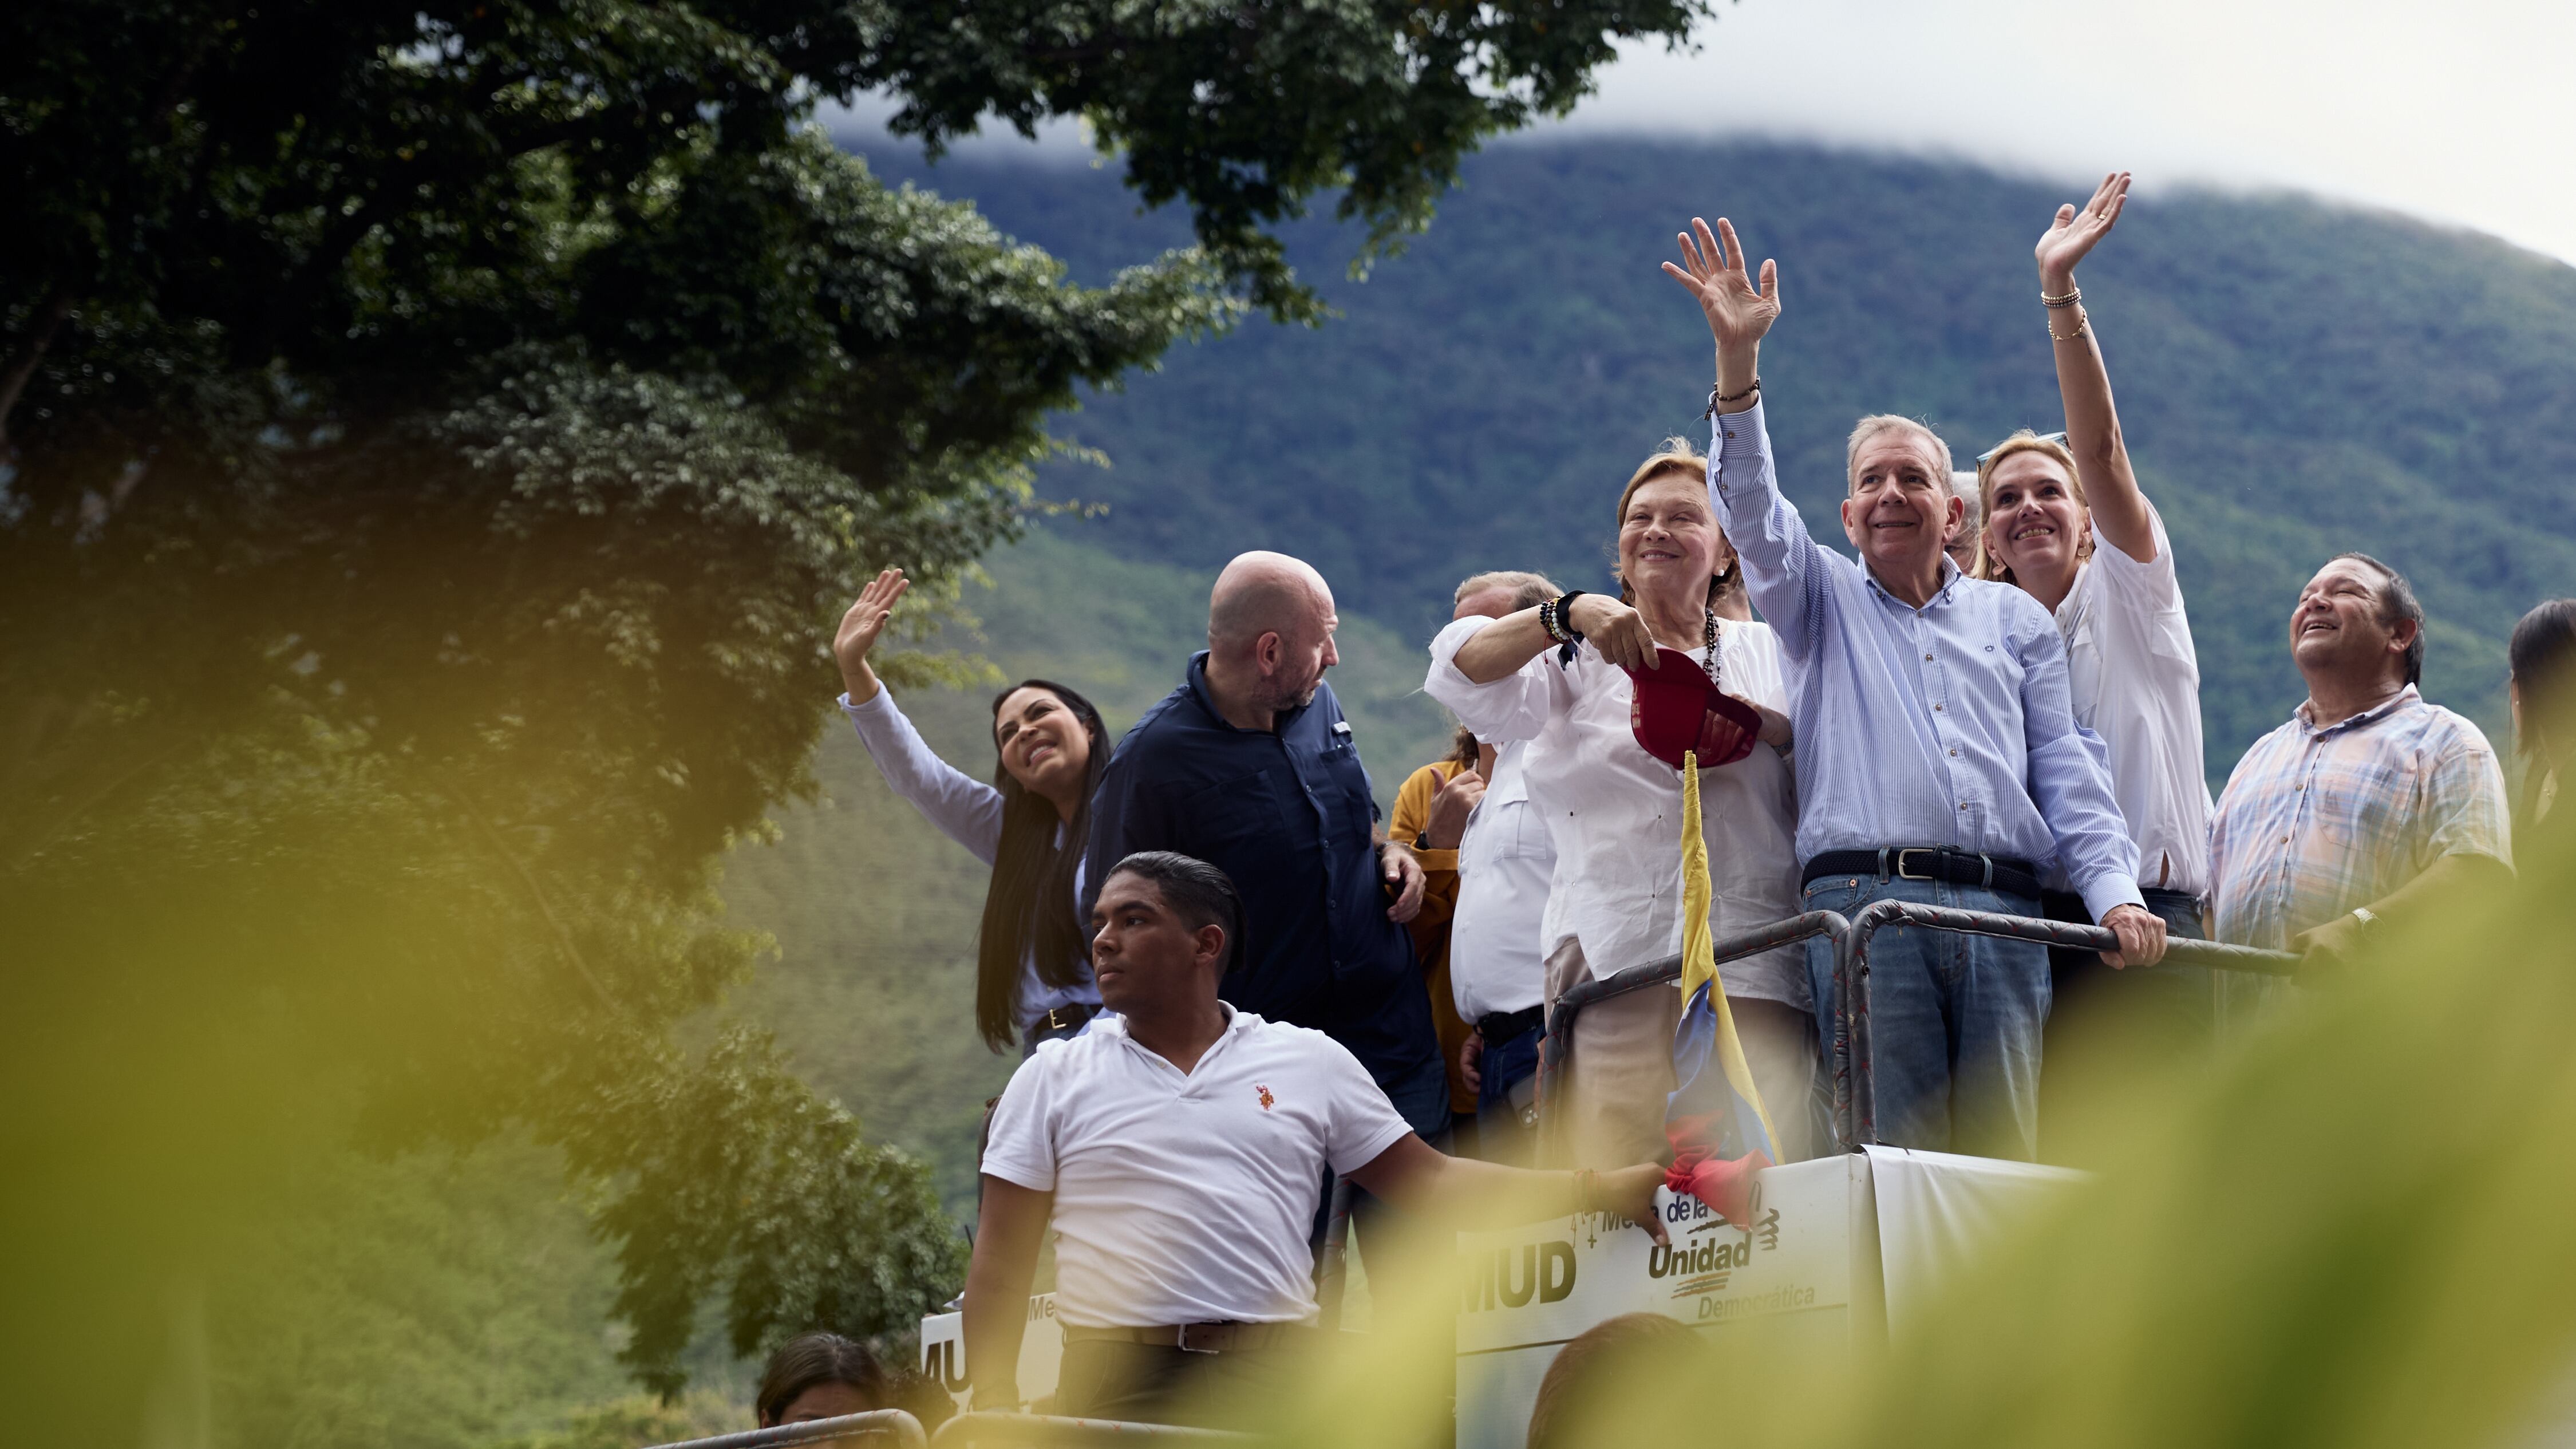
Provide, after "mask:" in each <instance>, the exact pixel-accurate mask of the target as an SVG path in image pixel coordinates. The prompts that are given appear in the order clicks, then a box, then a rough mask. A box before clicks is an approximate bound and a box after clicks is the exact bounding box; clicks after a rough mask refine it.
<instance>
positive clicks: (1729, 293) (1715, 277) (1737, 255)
mask: <svg viewBox="0 0 2576 1449" xmlns="http://www.w3.org/2000/svg"><path fill="white" fill-rule="evenodd" d="M1679 240H1680V242H1681V244H1682V264H1681V265H1680V266H1675V265H1673V264H1672V263H1671V262H1666V263H1664V272H1665V274H1666V275H1667V276H1670V277H1671V278H1672V279H1673V280H1674V281H1676V282H1679V283H1681V285H1682V287H1683V288H1684V289H1685V290H1687V291H1688V292H1689V293H1690V294H1691V296H1692V297H1693V298H1694V299H1696V300H1697V301H1698V302H1699V310H1700V312H1701V313H1702V315H1704V316H1706V317H1707V318H1708V330H1709V335H1710V336H1712V337H1715V338H1716V339H1717V350H1718V354H1719V356H1720V357H1724V356H1726V355H1728V354H1729V353H1731V352H1749V351H1750V350H1751V349H1753V348H1754V347H1756V346H1758V345H1759V344H1760V343H1761V341H1762V335H1763V334H1764V333H1766V332H1769V331H1770V330H1771V324H1772V323H1773V322H1775V321H1777V320H1779V316H1780V265H1779V263H1777V262H1769V261H1766V262H1764V263H1763V264H1762V285H1761V286H1759V287H1756V286H1755V285H1754V284H1753V278H1752V276H1751V275H1750V274H1749V273H1748V272H1746V270H1745V267H1744V248H1743V247H1742V246H1741V245H1739V244H1738V243H1737V241H1736V239H1735V226H1734V223H1732V222H1729V221H1728V220H1727V219H1726V218H1725V217H1722V216H1721V217H1719V218H1718V219H1717V230H1716V232H1715V233H1713V234H1712V233H1711V232H1710V231H1709V229H1708V223H1707V222H1705V221H1702V220H1700V219H1699V218H1698V217H1695V216H1694V217H1692V218H1691V229H1690V230H1689V231H1687V232H1683V233H1681V234H1680V237H1679Z"/></svg>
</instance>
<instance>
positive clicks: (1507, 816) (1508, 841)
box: [1449, 573, 1558, 1165]
mask: <svg viewBox="0 0 2576 1449" xmlns="http://www.w3.org/2000/svg"><path fill="white" fill-rule="evenodd" d="M1557 593H1558V590H1557V587H1556V585H1554V584H1552V583H1550V582H1548V581H1547V580H1546V579H1545V578H1543V577H1541V576H1540V575H1538V574H1531V573H1492V574H1478V575H1476V576H1475V577H1473V578H1470V579H1468V580H1467V581H1466V582H1464V583H1461V584H1460V585H1458V593H1457V609H1456V611H1455V612H1454V613H1453V614H1452V615H1451V616H1450V617H1451V618H1452V619H1453V620H1454V619H1465V618H1470V617H1475V618H1486V619H1499V618H1502V617H1504V616H1505V615H1508V614H1514V613H1518V612H1519V611H1521V610H1523V609H1534V608H1537V607H1538V606H1539V605H1540V604H1542V603H1545V602H1547V601H1548V600H1550V599H1553V598H1555V597H1556V596H1557ZM1530 748H1531V745H1530V742H1529V741H1528V740H1510V741H1507V742H1505V743H1503V744H1501V745H1499V746H1498V745H1494V744H1479V746H1478V752H1479V754H1480V755H1481V757H1482V758H1480V759H1479V760H1478V762H1477V770H1478V772H1479V773H1481V774H1482V775H1483V776H1484V778H1485V782H1486V783H1485V793H1484V796H1483V798H1482V799H1480V800H1478V801H1477V802H1476V807H1475V810H1474V811H1473V813H1471V814H1469V815H1468V817H1467V826H1466V830H1465V833H1464V834H1463V835H1462V837H1461V838H1460V839H1459V841H1458V898H1457V903H1456V905H1455V906H1454V907H1453V908H1452V910H1451V914H1450V926H1449V987H1450V991H1451V993H1452V994H1453V995H1454V996H1455V997H1456V999H1457V1004H1458V1015H1459V1016H1460V1017H1461V1018H1462V1019H1464V1020H1465V1021H1466V1022H1468V1023H1469V1024H1470V1025H1472V1026H1474V1027H1475V1028H1476V1031H1475V1034H1474V1035H1473V1036H1470V1037H1469V1038H1467V1044H1466V1048H1465V1067H1466V1075H1467V1079H1468V1082H1469V1084H1470V1085H1472V1086H1474V1087H1475V1089H1476V1119H1477V1120H1476V1151H1475V1154H1474V1155H1475V1156H1477V1157H1481V1158H1483V1159H1484V1160H1485V1161H1487V1162H1507V1163H1511V1164H1514V1165H1520V1164H1523V1163H1526V1162H1528V1161H1529V1160H1530V1157H1531V1154H1532V1151H1533V1149H1534V1146H1535V1141H1536V1138H1537V1135H1538V1133H1537V1127H1538V1104H1537V1097H1538V1090H1537V1089H1538V1040H1539V1036H1540V1035H1541V1029H1542V1027H1543V1026H1544V1025H1545V1023H1544V1021H1543V1017H1544V1015H1545V1011H1546V1006H1545V1002H1546V997H1547V953H1546V952H1545V951H1543V950H1541V949H1540V944H1541V943H1540V936H1539V932H1540V918H1541V917H1542V916H1543V915H1545V913H1546V911H1547V889H1548V881H1549V880H1550V878H1551V877H1553V876H1554V875H1555V873H1556V841H1555V839H1554V838H1553V837H1552V836H1550V835H1549V833H1548V828H1547V821H1546V819H1545V818H1544V817H1543V816H1541V815H1540V813H1539V812H1538V810H1537V809H1536V808H1535V807H1533V806H1532V805H1531V804H1530V791H1529V773H1528V761H1527V757H1528V754H1529V751H1530Z"/></svg>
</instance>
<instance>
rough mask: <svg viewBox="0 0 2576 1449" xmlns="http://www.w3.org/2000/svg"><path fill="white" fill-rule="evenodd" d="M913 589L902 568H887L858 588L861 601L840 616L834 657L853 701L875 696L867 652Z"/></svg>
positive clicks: (873, 679) (861, 702) (858, 701)
mask: <svg viewBox="0 0 2576 1449" xmlns="http://www.w3.org/2000/svg"><path fill="white" fill-rule="evenodd" d="M911 588H912V580H910V579H907V578H905V577H904V576H903V570H901V569H887V570H885V571H884V572H882V573H880V574H878V575H877V576H876V577H875V578H873V579H870V580H869V581H868V585H867V587H866V588H863V589H861V590H859V601H858V602H857V603H855V604H852V605H850V611H849V612H848V613H846V614H843V615H842V616H841V627H840V628H839V629H838V630H837V631H835V632H834V634H833V635H832V658H833V659H834V660H835V661H836V662H837V663H839V665H840V666H841V683H842V684H844V685H846V686H848V688H849V691H850V703H852V704H865V703H867V702H868V701H869V700H871V699H874V698H876V694H877V675H876V671H875V670H874V669H872V668H870V667H869V665H868V651H869V650H871V649H874V648H876V647H877V639H878V637H879V636H881V635H883V634H884V633H885V627H886V624H887V622H888V621H889V620H891V619H893V618H894V606H895V603H896V601H898V600H900V599H901V598H902V597H903V596H904V595H905V594H906V593H907V592H909V591H910V590H911Z"/></svg>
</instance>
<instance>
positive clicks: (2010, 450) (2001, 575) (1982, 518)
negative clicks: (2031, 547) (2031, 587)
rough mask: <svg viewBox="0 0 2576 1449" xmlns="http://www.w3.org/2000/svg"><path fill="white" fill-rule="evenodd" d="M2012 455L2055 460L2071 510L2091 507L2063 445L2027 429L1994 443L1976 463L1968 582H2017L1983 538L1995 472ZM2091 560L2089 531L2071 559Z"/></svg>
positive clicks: (1989, 522)
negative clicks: (2071, 499)
mask: <svg viewBox="0 0 2576 1449" xmlns="http://www.w3.org/2000/svg"><path fill="white" fill-rule="evenodd" d="M2015 453H2042V454H2045V455H2047V456H2048V457H2051V458H2054V459H2056V460H2057V466H2059V467H2061V468H2064V469H2065V470H2066V491H2067V492H2068V493H2069V494H2070V495H2072V496H2073V497H2074V499H2075V506H2076V507H2078V508H2082V509H2085V510H2087V511H2088V512H2089V511H2090V510H2091V509H2092V507H2093V505H2092V504H2090V503H2088V502H2086V501H2085V499H2084V478H2083V475H2081V474H2079V473H2077V472H2076V471H2075V455H2074V454H2073V453H2070V452H2068V451H2067V450H2066V445H2065V444H2064V443H2061V442H2059V441H2058V440H2056V439H2055V438H2043V437H2041V436H2040V435H2039V434H2037V433H2034V432H2032V431H2031V430H2030V429H2028V428H2024V429H2022V430H2021V431H2020V432H2017V433H2015V434H2013V435H2012V436H2011V437H2009V438H2006V439H2004V440H2003V441H2002V442H2000V443H1997V444H1996V445H1995V448H1994V451H1993V452H1990V453H1988V454H1986V456H1985V457H1983V458H1981V459H1979V460H1977V561H1976V563H1975V565H1974V566H1972V567H1971V568H1969V570H1968V576H1969V577H1970V578H1976V579H1992V580H1994V581H1995V582H1997V583H2003V584H2010V583H2017V582H2019V580H2016V579H2015V578H2014V577H2013V571H2012V565H2010V564H2007V563H2005V562H2004V561H2003V560H2002V559H1999V558H1996V557H1995V556H1994V554H1993V552H1992V551H1990V550H1989V549H1988V548H1987V547H1986V536H1987V534H1988V532H1989V531H1990V530H1991V529H1992V528H1993V527H1994V522H1995V469H1996V468H1997V467H1999V466H2001V465H2002V463H2003V461H2004V459H2006V458H2009V457H2011V456H2012V455H2014V454H2015ZM2092 556H2093V530H2091V529H2089V528H2088V529H2086V530H2084V532H2083V534H2082V535H2081V536H2080V537H2078V538H2077V539H2076V540H2075V557H2076V560H2077V561H2078V562H2081V561H2083V560H2085V559H2088V558H2091V557H2092Z"/></svg>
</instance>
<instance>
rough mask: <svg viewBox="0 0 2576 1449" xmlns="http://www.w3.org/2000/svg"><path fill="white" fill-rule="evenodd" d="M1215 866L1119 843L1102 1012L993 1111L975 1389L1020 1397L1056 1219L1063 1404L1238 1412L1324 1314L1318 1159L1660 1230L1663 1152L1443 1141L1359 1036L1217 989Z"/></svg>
mask: <svg viewBox="0 0 2576 1449" xmlns="http://www.w3.org/2000/svg"><path fill="white" fill-rule="evenodd" d="M1241 919H1242V908H1241V905H1240V903H1239V902H1238V900H1237V898H1236V896H1235V891H1234V885H1233V883H1232V882H1231V881H1229V880H1228V879H1227V878H1226V876H1225V873H1224V872H1222V871H1220V870H1217V869H1216V868H1215V867H1213V866H1211V865H1208V864H1206V863H1205V862H1203V861H1198V860H1193V859H1191V858H1189V857H1188V856H1183V855H1174V854H1171V853H1169V852H1164V851H1148V852H1142V853H1139V854H1136V855H1131V856H1129V857H1127V858H1126V859H1125V860H1122V861H1120V862H1119V863H1118V865H1117V866H1116V867H1115V868H1114V869H1112V870H1111V871H1110V872H1109V874H1108V876H1107V877H1106V878H1105V879H1104V880H1103V882H1102V884H1101V888H1100V895H1099V898H1098V901H1097V904H1095V905H1094V907H1093V909H1092V926H1093V929H1094V931H1095V932H1096V934H1095V936H1094V937H1093V940H1092V963H1093V976H1094V979H1095V980H1096V981H1097V982H1098V983H1099V986H1100V992H1101V999H1102V1001H1103V1002H1104V1003H1105V1004H1106V1005H1107V1006H1108V1008H1109V1010H1110V1011H1113V1012H1116V1013H1118V1015H1117V1016H1115V1017H1106V1016H1104V1017H1101V1018H1098V1019H1095V1020H1094V1021H1093V1023H1092V1025H1091V1029H1090V1031H1089V1032H1087V1033H1085V1034H1084V1035H1082V1036H1080V1037H1076V1038H1074V1039H1073V1040H1071V1041H1058V1042H1046V1043H1043V1044H1041V1045H1040V1046H1039V1048H1038V1050H1037V1052H1036V1054H1035V1055H1033V1056H1031V1057H1030V1058H1029V1060H1028V1061H1027V1062H1026V1063H1024V1064H1023V1065H1022V1066H1021V1067H1020V1069H1019V1071H1018V1073H1017V1074H1016V1075H1014V1076H1013V1077H1012V1078H1011V1084H1010V1086H1009V1088H1008V1089H1006V1090H1005V1091H1004V1092H1003V1094H1002V1100H1001V1105H1000V1106H999V1107H998V1108H997V1109H996V1110H995V1111H994V1114H993V1124H992V1141H991V1145H990V1146H989V1147H988V1148H987V1149H986V1150H985V1155H984V1164H983V1172H984V1194H983V1205H982V1208H981V1213H980V1222H979V1231H978V1232H977V1234H976V1237H975V1253H974V1259H973V1262H972V1265H971V1266H970V1267H969V1269H968V1271H967V1278H966V1301H965V1315H966V1322H965V1340H966V1343H965V1346H966V1370H967V1374H968V1376H969V1377H970V1379H972V1380H973V1382H974V1385H975V1400H976V1403H977V1406H978V1407H983V1408H999V1407H1015V1406H1016V1405H1017V1404H1018V1403H1019V1401H1020V1400H1019V1391H1018V1387H1017V1385H1016V1383H1015V1382H1014V1379H1015V1377H1016V1368H1017V1365H1018V1363H1019V1348H1020V1334H1021V1330H1022V1328H1023V1326H1024V1325H1025V1323H1026V1315H1027V1309H1026V1302H1027V1298H1028V1293H1029V1282H1030V1278H1031V1275H1032V1274H1033V1272H1034V1270H1035V1268H1036V1264H1037V1256H1038V1249H1039V1246H1040V1243H1041V1241H1042V1240H1043V1239H1044V1238H1045V1236H1046V1234H1047V1231H1048V1229H1049V1228H1050V1226H1051V1227H1052V1228H1053V1229H1054V1234H1055V1245H1056V1289H1055V1308H1056V1317H1057V1319H1058V1321H1059V1322H1061V1323H1062V1324H1063V1325H1064V1336H1065V1350H1064V1361H1063V1367H1062V1369H1061V1370H1060V1371H1059V1374H1058V1378H1057V1387H1056V1398H1055V1405H1054V1408H1055V1411H1056V1412H1057V1413H1060V1414H1072V1415H1079V1416H1084V1417H1091V1418H1109V1419H1128V1420H1141V1421H1147V1422H1196V1423H1218V1422H1228V1421H1235V1420H1236V1419H1237V1416H1238V1415H1239V1414H1240V1413H1242V1412H1243V1411H1244V1410H1246V1409H1248V1408H1254V1407H1257V1405H1258V1401H1260V1400H1261V1399H1262V1398H1264V1397H1266V1395H1267V1394H1268V1393H1269V1392H1271V1391H1275V1390H1278V1389H1280V1388H1283V1387H1285V1385H1284V1384H1283V1383H1282V1377H1283V1375H1284V1374H1285V1373H1286V1372H1287V1371H1288V1370H1289V1368H1290V1366H1291V1364H1292V1363H1293V1357H1294V1356H1293V1354H1292V1353H1290V1352H1287V1351H1286V1350H1290V1349H1292V1348H1293V1347H1294V1346H1295V1344H1296V1343H1297V1341H1298V1339H1299V1338H1300V1337H1301V1336H1302V1335H1303V1333H1304V1331H1305V1330H1306V1329H1308V1328H1309V1327H1311V1325H1312V1324H1313V1323H1314V1321H1315V1319H1316V1317H1317V1309H1316V1304H1315V1294H1314V1285H1313V1277H1312V1272H1313V1259H1312V1255H1311V1253H1310V1252H1309V1250H1308V1247H1307V1230H1308V1226H1309V1224H1310V1223H1311V1222H1312V1221H1313V1218H1314V1215H1315V1208H1316V1204H1317V1200H1318V1196H1319V1190H1320V1186H1321V1184H1322V1183H1323V1181H1324V1176H1325V1169H1326V1168H1327V1166H1329V1167H1330V1168H1331V1170H1332V1171H1334V1172H1338V1173H1341V1174H1342V1175H1344V1176H1347V1177H1348V1178H1350V1179H1351V1180H1352V1181H1353V1182H1354V1183H1356V1184H1357V1185H1359V1186H1360V1187H1362V1188H1365V1189H1367V1190H1368V1191H1370V1192H1372V1193H1376V1194H1379V1195H1380V1196H1382V1197H1384V1198H1386V1199H1388V1200H1389V1201H1391V1202H1393V1203H1394V1204H1395V1205H1397V1206H1398V1207H1400V1208H1404V1209H1408V1210H1411V1211H1413V1212H1415V1213H1418V1214H1422V1215H1425V1216H1433V1215H1436V1216H1437V1217H1439V1218H1440V1219H1441V1220H1442V1221H1443V1222H1444V1223H1446V1224H1449V1225H1454V1226H1456V1227H1462V1228H1464V1227H1473V1226H1479V1225H1501V1224H1505V1223H1509V1222H1513V1221H1525V1220H1528V1219H1532V1218H1539V1217H1547V1216H1553V1215H1555V1214H1559V1213H1568V1212H1580V1211H1587V1210H1600V1211H1606V1212H1611V1213H1616V1214H1619V1215H1621V1216H1624V1217H1628V1218H1631V1219H1634V1220H1636V1221H1638V1222H1641V1223H1643V1224H1645V1225H1646V1227H1647V1229H1648V1231H1649V1232H1651V1233H1653V1234H1654V1235H1655V1236H1656V1237H1657V1239H1658V1240H1661V1239H1662V1237H1663V1229H1662V1226H1661V1222H1660V1217H1659V1215H1658V1214H1657V1213H1656V1211H1655V1208H1654V1194H1655V1188H1656V1187H1657V1186H1658V1185H1659V1184H1661V1183H1662V1182H1663V1179H1664V1174H1663V1169H1662V1168H1661V1167H1659V1166H1657V1165H1656V1164H1653V1163H1641V1164H1639V1165H1637V1166H1634V1167H1628V1168H1620V1169H1616V1170H1613V1171H1608V1172H1602V1173H1597V1174H1595V1173H1589V1172H1575V1173H1564V1172H1544V1173H1542V1172H1523V1171H1520V1170H1517V1169H1514V1168H1508V1167H1500V1166H1496V1165H1494V1164H1492V1163H1483V1162H1473V1161H1465V1160H1461V1159H1457V1158H1449V1157H1443V1156H1441V1155H1440V1154H1439V1153H1438V1152H1436V1151H1434V1150H1433V1149H1432V1148H1431V1147H1430V1146H1429V1145H1428V1144H1426V1143H1424V1142H1423V1140H1422V1139H1421V1138H1420V1137H1417V1136H1415V1135H1414V1134H1413V1132H1412V1131H1411V1130H1410V1129H1409V1128H1408V1127H1407V1126H1406V1125H1405V1122H1404V1119H1403V1118H1402V1117H1400V1116H1398V1115H1397V1114H1396V1111H1395V1109H1394V1107H1392V1106H1391V1105H1389V1103H1388V1102H1387V1098H1386V1094H1385V1093H1384V1092H1382V1091H1380V1090H1379V1089H1378V1087H1377V1084H1376V1083H1375V1082H1373V1081H1371V1080H1370V1078H1369V1074H1368V1072H1367V1071H1366V1070H1365V1069H1364V1068H1362V1067H1361V1066H1360V1064H1359V1061H1358V1059H1357V1058H1355V1057H1353V1056H1352V1055H1351V1053H1350V1051H1349V1050H1348V1049H1347V1048H1345V1047H1343V1046H1341V1045H1340V1044H1339V1043H1337V1042H1335V1041H1333V1039H1332V1038H1330V1037H1328V1036H1325V1035H1324V1034H1323V1033H1321V1032H1318V1031H1312V1030H1308V1029H1306V1028H1304V1027H1295V1026H1288V1025H1286V1024H1284V1023H1279V1022H1267V1021H1263V1020H1262V1019H1261V1018H1260V1017H1257V1016H1254V1015H1252V1014H1251V1013H1249V1012H1240V1011H1236V1010H1235V1009H1234V1008H1232V1007H1230V1006H1228V1005H1226V1004H1225V1003H1224V1002H1222V1001H1220V1000H1218V999H1217V982H1218V980H1219V979H1220V978H1221V977H1222V976H1223V975H1224V973H1225V970H1226V968H1227V966H1228V965H1229V964H1230V963H1231V962H1232V961H1233V960H1234V958H1235V957H1236V956H1237V954H1238V953H1239V952H1240V950H1241V944H1242V937H1241V931H1240V929H1239V923H1240V921H1241Z"/></svg>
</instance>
